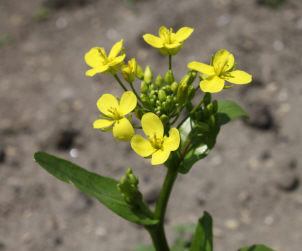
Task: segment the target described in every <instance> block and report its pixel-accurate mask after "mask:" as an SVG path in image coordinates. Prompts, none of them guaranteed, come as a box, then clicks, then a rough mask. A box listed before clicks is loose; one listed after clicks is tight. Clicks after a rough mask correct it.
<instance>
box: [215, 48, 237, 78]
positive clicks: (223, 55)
mask: <svg viewBox="0 0 302 251" xmlns="http://www.w3.org/2000/svg"><path fill="white" fill-rule="evenodd" d="M234 62H235V59H234V56H233V54H232V53H230V52H229V51H227V50H220V51H218V52H217V53H216V54H215V57H214V61H213V66H214V68H215V69H219V70H218V71H219V73H220V72H226V71H228V70H230V69H231V68H232V67H233V66H234Z"/></svg>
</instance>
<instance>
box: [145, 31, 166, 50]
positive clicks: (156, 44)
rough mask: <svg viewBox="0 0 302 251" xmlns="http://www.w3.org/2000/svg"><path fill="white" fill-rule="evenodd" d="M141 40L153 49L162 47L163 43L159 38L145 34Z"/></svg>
mask: <svg viewBox="0 0 302 251" xmlns="http://www.w3.org/2000/svg"><path fill="white" fill-rule="evenodd" d="M143 39H144V40H145V42H146V43H148V44H149V45H151V46H152V47H155V48H162V47H163V41H162V40H161V39H160V38H159V37H156V36H154V35H152V34H145V35H144V36H143Z"/></svg>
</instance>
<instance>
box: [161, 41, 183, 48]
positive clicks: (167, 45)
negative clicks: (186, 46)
mask: <svg viewBox="0 0 302 251" xmlns="http://www.w3.org/2000/svg"><path fill="white" fill-rule="evenodd" d="M179 46H182V43H178V42H176V43H173V44H164V47H165V48H167V49H175V48H178V47H179Z"/></svg>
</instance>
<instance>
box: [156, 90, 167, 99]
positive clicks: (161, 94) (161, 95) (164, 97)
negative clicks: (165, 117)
mask: <svg viewBox="0 0 302 251" xmlns="http://www.w3.org/2000/svg"><path fill="white" fill-rule="evenodd" d="M166 97H167V94H166V92H165V91H164V90H162V89H160V90H159V91H158V98H159V100H160V101H165V100H166Z"/></svg>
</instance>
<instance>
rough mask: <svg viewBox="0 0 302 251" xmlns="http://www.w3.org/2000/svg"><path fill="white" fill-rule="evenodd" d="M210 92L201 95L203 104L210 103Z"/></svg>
mask: <svg viewBox="0 0 302 251" xmlns="http://www.w3.org/2000/svg"><path fill="white" fill-rule="evenodd" d="M211 99H212V98H211V94H210V93H209V92H206V93H205V95H204V96H203V103H204V104H205V105H208V104H210V103H211Z"/></svg>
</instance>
